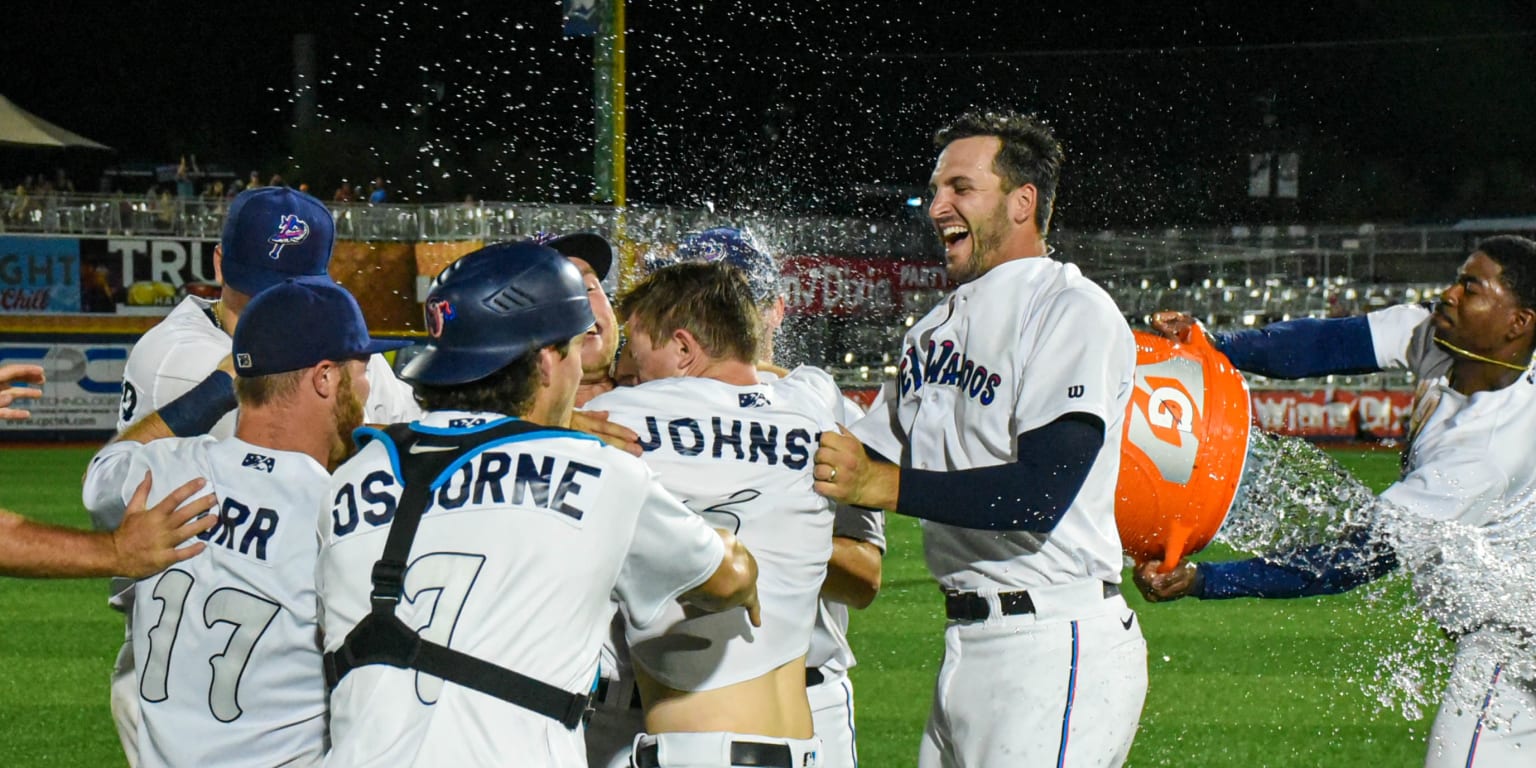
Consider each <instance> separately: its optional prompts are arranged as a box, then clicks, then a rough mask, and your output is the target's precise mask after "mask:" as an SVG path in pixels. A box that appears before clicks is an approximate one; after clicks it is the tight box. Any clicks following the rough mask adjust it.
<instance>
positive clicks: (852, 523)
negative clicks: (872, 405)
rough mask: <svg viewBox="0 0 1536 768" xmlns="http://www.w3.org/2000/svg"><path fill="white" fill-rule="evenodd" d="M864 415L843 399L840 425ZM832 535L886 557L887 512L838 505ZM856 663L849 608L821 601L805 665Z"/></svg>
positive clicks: (832, 668) (830, 670)
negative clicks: (873, 548)
mask: <svg viewBox="0 0 1536 768" xmlns="http://www.w3.org/2000/svg"><path fill="white" fill-rule="evenodd" d="M863 416H864V409H863V408H860V407H859V405H858V403H855V402H853V401H852V400H849V399H848V398H846V397H844V398H842V408H841V410H840V411H839V412H838V415H837V422H838V423H839V424H842V425H844V426H847V425H849V424H853V423H854V422H856V421H858V420H859V419H860V418H863ZM832 535H833V536H841V537H843V538H846V539H854V540H855V541H863V542H868V543H870V544H873V545H875V546H876V547H878V548H879V549H880V553H881V554H882V555H883V554H885V512H884V511H882V510H878V509H864V508H862V507H851V506H848V505H846V504H838V505H836V510H835V516H834V517H833V520H832ZM855 663H857V662H856V661H855V659H854V656H853V647H852V646H850V645H849V644H848V606H846V605H843V604H842V603H839V602H835V601H832V600H826V599H822V600H820V601H819V605H818V606H817V610H816V626H815V627H814V628H812V629H811V648H810V651H809V652H807V653H806V655H805V666H807V667H814V668H820V669H821V670H822V671H823V672H824V673H827V674H836V673H844V672H847V671H848V670H850V669H852V668H853V665H854V664H855ZM818 735H820V729H818Z"/></svg>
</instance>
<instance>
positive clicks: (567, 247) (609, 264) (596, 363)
mask: <svg viewBox="0 0 1536 768" xmlns="http://www.w3.org/2000/svg"><path fill="white" fill-rule="evenodd" d="M534 242H537V243H539V244H540V245H546V246H549V247H550V248H553V249H554V250H556V251H558V252H559V253H560V255H562V256H564V257H565V258H567V259H569V260H570V262H571V264H573V265H575V267H576V269H577V270H578V271H579V272H581V282H582V284H583V285H585V286H586V287H587V298H588V299H590V300H591V304H592V319H593V321H594V322H593V324H592V328H591V329H590V330H588V331H587V335H586V336H584V337H582V340H581V386H580V387H578V388H577V389H576V407H578V408H581V407H584V406H585V405H586V404H587V401H588V400H591V399H592V398H594V397H597V396H598V395H601V394H602V393H604V392H607V391H608V390H610V389H613V387H614V381H613V358H614V355H615V354H616V353H617V352H618V351H619V324H618V321H617V320H615V319H614V316H613V305H612V304H611V303H610V302H609V301H608V293H607V292H606V291H605V290H604V288H603V281H604V280H607V279H608V273H609V272H610V271H611V270H612V269H613V245H612V244H611V243H609V242H608V240H607V239H606V238H604V237H603V236H602V235H599V234H597V233H595V232H574V233H572V234H569V235H561V236H559V237H555V236H553V235H548V234H540V235H537V236H535V237H534Z"/></svg>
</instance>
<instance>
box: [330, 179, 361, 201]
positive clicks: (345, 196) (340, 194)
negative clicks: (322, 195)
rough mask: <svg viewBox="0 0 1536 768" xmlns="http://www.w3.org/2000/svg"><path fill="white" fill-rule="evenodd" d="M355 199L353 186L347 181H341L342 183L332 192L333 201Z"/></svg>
mask: <svg viewBox="0 0 1536 768" xmlns="http://www.w3.org/2000/svg"><path fill="white" fill-rule="evenodd" d="M355 199H356V198H354V197H353V196H352V187H350V186H348V185H347V182H345V181H343V182H341V185H340V186H338V187H336V191H335V192H332V193H331V202H333V203H350V202H352V201H353V200H355Z"/></svg>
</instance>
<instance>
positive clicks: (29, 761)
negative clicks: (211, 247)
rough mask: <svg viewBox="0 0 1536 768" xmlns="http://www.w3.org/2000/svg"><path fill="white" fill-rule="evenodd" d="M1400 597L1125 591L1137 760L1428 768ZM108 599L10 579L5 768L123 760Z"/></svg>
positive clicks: (99, 593)
mask: <svg viewBox="0 0 1536 768" xmlns="http://www.w3.org/2000/svg"><path fill="white" fill-rule="evenodd" d="M89 455H90V452H89V451H87V450H81V449H66V448H47V449H14V450H7V451H4V452H3V453H0V459H3V460H0V504H3V505H4V506H5V507H7V508H9V509H13V510H15V511H19V512H24V513H26V514H28V515H31V516H33V517H36V518H38V519H41V520H48V521H51V522H56V523H62V524H67V525H77V526H84V525H86V524H87V520H86V515H85V512H84V511H83V510H81V509H80V500H79V486H80V483H79V479H80V475H81V473H82V471H83V470H84V467H85V462H86V460H87V458H88V457H89ZM1337 455H1338V458H1339V459H1340V460H1341V461H1343V462H1344V463H1345V464H1346V466H1348V467H1350V468H1351V469H1352V470H1353V471H1354V472H1355V473H1356V474H1357V475H1359V476H1360V477H1361V478H1362V479H1363V480H1365V481H1366V482H1367V483H1368V484H1369V485H1371V486H1372V487H1375V488H1381V487H1385V486H1386V485H1387V484H1388V483H1389V482H1391V480H1392V479H1393V478H1394V476H1395V474H1396V471H1397V459H1396V455H1395V454H1392V453H1361V452H1343V453H1339V454H1337ZM889 537H890V555H889V557H888V558H887V559H886V565H885V586H884V588H883V589H882V591H881V594H880V597H879V599H878V600H876V602H875V604H874V606H872V607H871V608H870V609H869V610H867V611H864V612H862V613H860V614H857V615H856V616H855V617H854V625H853V630H852V638H853V643H854V649H855V651H856V652H857V653H858V655H859V660H860V664H859V666H858V667H857V668H856V669H855V670H854V684H855V686H856V687H857V692H858V726H859V737H860V738H859V747H860V753H861V758H862V763H863V764H864V765H866V766H873V767H875V768H883V767H884V766H909V765H913V764H914V763H915V762H916V754H917V743H918V738H919V736H920V734H921V732H922V727H923V722H924V720H925V719H926V717H927V713H928V704H929V694H930V687H931V685H932V683H933V676H934V672H935V669H936V668H937V665H938V661H939V655H940V652H941V650H942V647H943V643H942V630H943V616H942V613H941V612H942V602H941V600H940V599H939V593H938V590H937V589H936V588H935V587H934V584H933V582H932V581H931V580H930V579H929V578H928V574H927V572H926V570H925V569H924V567H923V563H922V554H921V547H920V543H919V535H918V529H917V526H916V525H915V524H914V523H913V521H911V520H909V519H904V518H893V519H892V520H891V521H890V532H889ZM1208 554H1209V556H1210V557H1213V558H1218V559H1219V558H1224V557H1228V556H1230V554H1231V553H1226V552H1212V553H1208ZM1404 586H1405V584H1404V582H1403V581H1402V580H1401V579H1395V580H1394V583H1392V584H1390V585H1389V586H1388V587H1387V588H1385V589H1377V590H1372V591H1371V592H1370V593H1368V594H1351V595H1344V596H1341V597H1334V598H1321V599H1311V600H1298V601H1275V602H1270V603H1261V602H1259V601H1252V600H1241V601H1228V602H1222V603H1209V604H1202V603H1200V602H1198V601H1182V602H1179V603H1174V604H1169V605H1153V606H1146V605H1142V604H1141V601H1140V600H1139V599H1137V598H1136V597H1134V596H1128V599H1129V600H1131V602H1132V605H1133V606H1134V607H1136V608H1137V610H1138V611H1139V612H1140V615H1141V622H1142V627H1143V631H1144V632H1145V633H1146V637H1147V643H1148V646H1149V664H1150V674H1151V691H1150V693H1149V695H1148V698H1147V704H1146V709H1145V712H1144V713H1143V715H1142V721H1141V731H1140V733H1139V735H1138V736H1137V740H1136V746H1135V748H1134V749H1133V750H1132V751H1131V760H1130V765H1132V766H1174V765H1178V766H1184V765H1189V766H1298V767H1300V766H1305V767H1306V768H1315V766H1355V765H1362V766H1363V765H1370V766H1409V765H1419V764H1421V763H1422V761H1423V755H1424V738H1425V734H1426V733H1427V732H1428V729H1429V720H1428V719H1427V718H1426V719H1424V720H1419V721H1415V722H1410V721H1406V720H1404V719H1403V717H1402V716H1401V715H1399V714H1398V713H1397V712H1396V711H1395V710H1389V709H1382V708H1381V707H1380V705H1378V704H1377V703H1376V700H1375V699H1374V698H1373V697H1372V696H1371V695H1370V694H1369V693H1368V692H1367V690H1366V686H1365V684H1364V681H1369V680H1371V679H1372V678H1373V677H1374V676H1375V675H1377V674H1379V673H1381V672H1383V670H1382V669H1381V663H1380V661H1379V657H1380V655H1381V653H1382V652H1383V651H1384V650H1386V651H1393V652H1402V651H1404V650H1407V649H1410V648H1411V645H1410V643H1411V640H1412V638H1413V637H1414V636H1415V635H1416V631H1417V630H1420V629H1421V627H1419V626H1417V625H1416V624H1415V623H1414V622H1413V621H1411V620H1409V619H1406V618H1404V616H1403V614H1402V612H1401V610H1400V606H1401V605H1402V604H1403V602H1404V600H1405V599H1406V598H1405V597H1404V596H1403V590H1404ZM106 593H107V587H106V583H105V581H104V580H90V581H75V582H42V581H23V580H15V579H7V580H5V581H4V583H3V584H0V616H4V617H5V624H4V628H3V630H0V735H3V736H0V765H17V766H31V765H60V766H107V765H120V764H122V759H121V754H120V751H119V748H118V746H117V737H116V734H115V732H114V730H113V728H112V725H111V718H110V715H109V714H108V709H107V678H108V676H109V674H110V671H111V666H112V659H113V657H114V655H115V653H116V651H117V648H118V645H119V644H120V642H121V639H122V626H123V625H122V621H121V619H120V618H119V617H118V615H117V614H115V613H113V612H111V611H110V610H108V609H107V607H106ZM1372 598H1375V599H1372ZM1433 650H1437V649H1435V648H1428V649H1423V648H1421V649H1419V652H1420V653H1419V655H1420V656H1425V655H1427V653H1428V652H1429V651H1433ZM1020 663H1021V664H1027V663H1028V660H1021V662H1020ZM1418 666H1424V664H1423V663H1422V662H1420V663H1419V664H1418ZM1426 685H1427V687H1428V688H1429V690H1430V691H1432V692H1433V691H1435V690H1438V685H1439V681H1438V680H1436V679H1434V677H1433V675H1431V677H1430V680H1429V681H1428V682H1427V683H1426ZM1426 715H1427V717H1433V710H1432V709H1431V710H1430V711H1428V712H1427V713H1426Z"/></svg>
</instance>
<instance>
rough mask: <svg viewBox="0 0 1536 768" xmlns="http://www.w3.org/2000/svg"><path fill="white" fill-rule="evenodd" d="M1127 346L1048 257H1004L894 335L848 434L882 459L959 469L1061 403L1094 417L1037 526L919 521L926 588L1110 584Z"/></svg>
mask: <svg viewBox="0 0 1536 768" xmlns="http://www.w3.org/2000/svg"><path fill="white" fill-rule="evenodd" d="M1135 365H1136V347H1135V344H1134V342H1133V340H1132V337H1131V331H1130V328H1129V327H1128V326H1127V325H1126V323H1125V319H1124V318H1123V317H1122V316H1121V315H1120V311H1119V310H1118V309H1117V308H1116V307H1115V303H1114V301H1113V300H1112V299H1110V298H1109V295H1108V294H1106V293H1105V292H1104V291H1103V289H1101V288H1099V286H1098V285H1096V284H1094V283H1093V282H1092V281H1090V280H1088V279H1087V278H1085V277H1083V276H1082V273H1080V272H1079V271H1078V269H1077V267H1075V266H1073V265H1070V264H1063V263H1060V262H1057V261H1055V260H1053V259H1051V258H1049V257H1039V258H1026V259H1017V260H1014V261H1008V262H1004V263H1002V264H999V265H998V266H996V267H994V268H992V269H991V270H989V271H988V272H987V273H986V274H984V275H982V276H981V277H979V278H977V279H976V280H973V281H971V282H969V283H965V284H963V285H961V286H959V287H958V288H956V289H955V290H954V292H953V293H951V294H950V295H949V296H948V297H947V298H946V299H945V300H944V301H943V302H941V303H940V304H939V305H938V306H936V307H934V308H933V310H932V311H930V312H929V313H928V314H927V315H925V316H924V317H923V319H922V320H920V321H918V322H917V324H915V325H914V326H912V328H911V329H910V330H909V331H907V334H906V338H905V339H904V341H903V351H902V359H901V364H900V366H899V373H898V379H897V382H896V384H895V386H896V387H897V391H896V394H895V397H892V398H887V402H886V407H884V408H875V409H872V410H871V411H870V413H869V415H868V416H866V417H864V418H863V419H861V420H860V421H859V422H858V423H857V424H856V425H854V427H853V428H852V431H853V432H854V434H855V435H857V436H858V437H859V439H860V440H862V441H863V442H864V443H865V444H867V445H868V446H870V447H871V448H873V449H875V450H876V451H879V452H880V453H881V454H883V455H884V456H885V457H886V458H888V459H891V460H892V461H901V460H903V457H905V458H904V461H905V462H907V463H910V465H911V466H913V467H915V468H917V469H926V470H960V469H970V468H973V467H989V466H995V465H999V464H1007V463H1010V462H1013V461H1016V460H1017V458H1018V437H1019V435H1021V434H1023V433H1025V432H1028V431H1030V430H1032V429H1036V428H1038V427H1042V426H1045V425H1046V424H1049V423H1050V422H1052V421H1055V420H1056V419H1057V418H1059V417H1061V416H1063V415H1066V414H1069V413H1086V414H1091V415H1093V416H1097V417H1098V418H1100V419H1102V420H1103V422H1104V430H1105V432H1104V446H1103V447H1102V448H1101V449H1100V450H1099V454H1098V458H1097V459H1095V461H1094V464H1093V468H1092V469H1091V470H1090V471H1089V473H1088V478H1087V480H1086V481H1085V482H1084V483H1083V487H1082V490H1081V491H1079V492H1078V494H1077V497H1076V499H1074V500H1073V502H1072V505H1071V507H1069V508H1068V509H1067V511H1066V514H1065V515H1063V516H1062V518H1061V520H1060V522H1059V523H1057V525H1056V527H1055V529H1054V530H1052V531H1051V532H1050V533H1049V534H1041V533H1031V532H1027V531H1020V532H999V531H981V530H969V529H965V528H958V527H954V526H950V525H943V524H938V523H929V522H926V521H925V522H924V523H923V550H924V554H925V556H926V557H927V561H928V568H929V570H930V571H931V572H932V573H933V575H934V577H935V578H936V579H938V581H939V584H940V586H942V587H944V588H945V589H952V590H977V589H986V588H993V589H1004V590H1009V589H1030V588H1033V587H1040V586H1045V585H1049V584H1060V583H1065V582H1072V581H1083V580H1098V581H1104V582H1108V583H1114V584H1118V583H1119V582H1120V564H1121V553H1120V534H1119V531H1118V529H1117V528H1116V527H1115V483H1116V481H1117V479H1118V476H1119V470H1120V441H1121V421H1122V419H1123V418H1124V416H1125V409H1126V403H1127V402H1128V400H1129V398H1130V393H1131V387H1132V375H1133V371H1134V368H1135Z"/></svg>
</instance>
